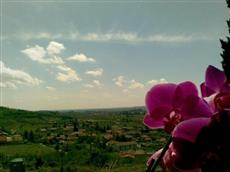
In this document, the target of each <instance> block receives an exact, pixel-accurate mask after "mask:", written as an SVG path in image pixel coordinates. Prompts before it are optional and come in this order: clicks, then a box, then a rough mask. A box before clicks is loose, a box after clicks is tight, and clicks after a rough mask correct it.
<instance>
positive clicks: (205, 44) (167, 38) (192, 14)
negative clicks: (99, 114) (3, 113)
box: [0, 0, 229, 110]
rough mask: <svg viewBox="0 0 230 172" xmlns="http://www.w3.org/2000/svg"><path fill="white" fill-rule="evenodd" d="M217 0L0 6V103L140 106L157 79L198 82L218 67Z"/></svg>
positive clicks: (222, 9)
mask: <svg viewBox="0 0 230 172" xmlns="http://www.w3.org/2000/svg"><path fill="white" fill-rule="evenodd" d="M228 16H229V11H228V9H227V7H226V4H225V1H224V0H215V1H213V0H206V1H201V0H181V1H175V0H170V1H165V0H161V1H155V0H152V1H132V0H128V1H127V0H126V1H115V0H114V1H97V0H94V1H61V0H56V1H33V0H30V1H29V0H27V1H25V0H24V1H20V0H18V1H12V0H7V1H6V0H2V2H1V26H2V34H1V37H0V38H1V83H0V86H1V105H4V106H9V107H16V108H23V109H32V110H38V109H75V108H104V107H124V106H137V105H144V97H145V94H146V91H147V90H148V89H149V88H150V87H151V86H152V85H154V84H157V83H162V82H176V83H179V82H182V81H186V80H191V81H193V82H195V83H196V84H197V85H199V83H201V82H202V81H203V78H204V71H205V69H206V67H207V66H208V65H209V64H212V65H215V66H217V67H221V66H220V60H221V59H220V56H219V54H220V53H221V51H222V50H221V48H220V43H219V39H220V38H225V36H226V35H227V34H228V28H227V24H226V20H227V19H228Z"/></svg>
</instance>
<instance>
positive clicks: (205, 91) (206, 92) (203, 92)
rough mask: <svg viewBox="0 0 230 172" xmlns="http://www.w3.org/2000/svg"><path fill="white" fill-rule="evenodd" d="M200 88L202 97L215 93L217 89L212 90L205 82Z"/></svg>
mask: <svg viewBox="0 0 230 172" xmlns="http://www.w3.org/2000/svg"><path fill="white" fill-rule="evenodd" d="M200 89H201V95H202V97H208V96H210V95H212V94H214V93H215V91H213V90H210V89H209V88H208V87H206V85H205V83H204V82H203V83H202V84H201V85H200Z"/></svg>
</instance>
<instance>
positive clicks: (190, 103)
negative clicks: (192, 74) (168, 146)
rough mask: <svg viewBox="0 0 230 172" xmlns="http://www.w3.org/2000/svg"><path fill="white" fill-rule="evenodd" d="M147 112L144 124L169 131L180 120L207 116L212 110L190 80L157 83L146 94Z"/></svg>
mask: <svg viewBox="0 0 230 172" xmlns="http://www.w3.org/2000/svg"><path fill="white" fill-rule="evenodd" d="M146 107H147V114H146V115H145V117H144V124H145V125H147V126H148V127H149V128H164V129H165V131H166V132H168V133H171V131H172V130H173V129H174V127H175V126H176V125H177V124H178V123H179V122H181V121H183V120H187V119H190V118H196V117H209V116H211V114H212V112H211V109H210V107H209V105H208V104H207V102H206V101H204V100H203V99H202V98H200V97H199V96H198V91H197V88H196V86H195V85H194V84H193V83H192V82H189V81H187V82H182V83H180V84H178V85H177V84H172V83H165V84H158V85H155V86H154V87H152V88H151V90H150V91H149V92H148V93H147V95H146Z"/></svg>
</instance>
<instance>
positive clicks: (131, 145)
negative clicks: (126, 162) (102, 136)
mask: <svg viewBox="0 0 230 172" xmlns="http://www.w3.org/2000/svg"><path fill="white" fill-rule="evenodd" d="M106 145H107V146H111V147H113V148H115V149H118V150H119V151H126V150H135V149H136V147H137V143H136V142H134V141H129V142H118V141H114V140H111V141H109V142H107V143H106Z"/></svg>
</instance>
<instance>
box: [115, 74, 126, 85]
mask: <svg viewBox="0 0 230 172" xmlns="http://www.w3.org/2000/svg"><path fill="white" fill-rule="evenodd" d="M113 81H114V82H115V84H116V85H117V86H118V87H123V86H124V84H125V82H126V81H125V79H124V76H118V77H117V78H114V79H113Z"/></svg>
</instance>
